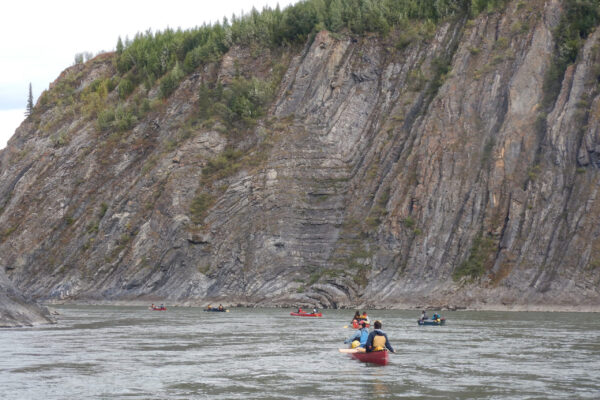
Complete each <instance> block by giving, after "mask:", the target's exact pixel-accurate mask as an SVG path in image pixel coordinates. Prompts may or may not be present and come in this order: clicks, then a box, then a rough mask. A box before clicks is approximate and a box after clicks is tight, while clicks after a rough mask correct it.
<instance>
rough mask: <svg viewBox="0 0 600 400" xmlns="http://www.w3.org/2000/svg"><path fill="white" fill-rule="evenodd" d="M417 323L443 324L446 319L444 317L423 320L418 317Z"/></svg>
mask: <svg viewBox="0 0 600 400" xmlns="http://www.w3.org/2000/svg"><path fill="white" fill-rule="evenodd" d="M417 323H418V324H419V325H444V324H446V319H445V318H442V319H440V320H431V319H426V320H425V321H422V320H420V319H418V320H417Z"/></svg>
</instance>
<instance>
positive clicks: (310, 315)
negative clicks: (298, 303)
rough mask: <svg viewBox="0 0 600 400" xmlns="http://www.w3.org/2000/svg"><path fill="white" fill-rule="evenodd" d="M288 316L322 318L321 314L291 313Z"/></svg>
mask: <svg viewBox="0 0 600 400" xmlns="http://www.w3.org/2000/svg"><path fill="white" fill-rule="evenodd" d="M290 315H293V316H294V317H322V316H323V314H322V313H320V312H319V313H305V312H301V313H298V312H291V313H290Z"/></svg>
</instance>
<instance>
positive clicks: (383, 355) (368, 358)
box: [339, 349, 390, 365]
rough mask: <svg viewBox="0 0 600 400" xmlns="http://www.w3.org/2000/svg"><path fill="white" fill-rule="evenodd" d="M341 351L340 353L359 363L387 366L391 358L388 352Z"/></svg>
mask: <svg viewBox="0 0 600 400" xmlns="http://www.w3.org/2000/svg"><path fill="white" fill-rule="evenodd" d="M339 351H340V353H346V354H350V355H351V356H352V358H355V359H357V360H358V361H361V362H365V363H371V364H377V365H387V363H388V361H389V358H390V356H389V354H388V351H387V350H382V351H372V352H370V353H365V352H363V351H360V350H356V349H339Z"/></svg>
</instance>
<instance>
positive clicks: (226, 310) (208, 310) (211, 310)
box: [204, 308, 229, 312]
mask: <svg viewBox="0 0 600 400" xmlns="http://www.w3.org/2000/svg"><path fill="white" fill-rule="evenodd" d="M204 311H206V312H229V310H228V309H226V308H224V309H222V310H219V309H218V308H205V309H204Z"/></svg>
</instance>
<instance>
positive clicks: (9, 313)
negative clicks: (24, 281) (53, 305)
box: [0, 271, 54, 328]
mask: <svg viewBox="0 0 600 400" xmlns="http://www.w3.org/2000/svg"><path fill="white" fill-rule="evenodd" d="M53 322H54V321H53V319H52V317H51V316H50V312H49V311H48V309H47V308H45V307H40V306H38V305H37V304H35V302H33V301H31V300H29V299H27V298H25V297H24V296H23V295H22V294H21V293H19V291H18V290H17V289H15V287H14V286H13V285H12V283H11V282H10V281H9V280H8V278H7V277H6V275H5V274H4V272H3V271H0V328H13V327H17V326H33V325H42V324H50V323H53Z"/></svg>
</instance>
